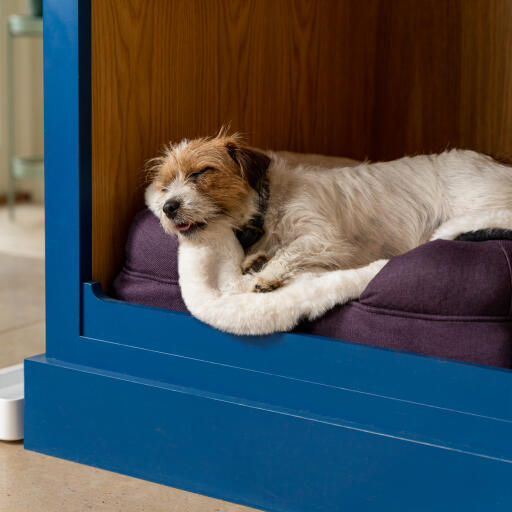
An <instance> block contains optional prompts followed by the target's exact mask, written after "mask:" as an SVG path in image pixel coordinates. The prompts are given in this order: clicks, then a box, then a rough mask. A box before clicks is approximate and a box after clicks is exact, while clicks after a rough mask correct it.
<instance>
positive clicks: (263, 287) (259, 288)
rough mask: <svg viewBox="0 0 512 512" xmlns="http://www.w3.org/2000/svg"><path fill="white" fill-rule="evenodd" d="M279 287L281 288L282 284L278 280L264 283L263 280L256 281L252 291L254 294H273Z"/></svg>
mask: <svg viewBox="0 0 512 512" xmlns="http://www.w3.org/2000/svg"><path fill="white" fill-rule="evenodd" d="M281 286H283V282H282V281H279V280H274V281H265V280H264V279H258V280H257V281H256V284H255V285H254V288H253V290H252V291H253V292H255V293H267V292H273V291H274V290H277V289H278V288H281Z"/></svg>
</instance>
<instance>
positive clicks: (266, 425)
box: [25, 356, 512, 512]
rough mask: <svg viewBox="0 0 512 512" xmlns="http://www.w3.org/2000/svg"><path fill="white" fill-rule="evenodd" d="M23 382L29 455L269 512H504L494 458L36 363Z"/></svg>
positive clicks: (511, 469)
mask: <svg viewBox="0 0 512 512" xmlns="http://www.w3.org/2000/svg"><path fill="white" fill-rule="evenodd" d="M25 372H26V382H27V389H26V432H25V436H26V437H25V447H26V448H27V449H30V450H36V451H39V452H43V453H46V454H49V455H54V456H57V457H62V458H66V459H70V460H74V461H77V462H81V463H85V464H89V465H92V466H97V467H102V468H105V469H109V470H111V471H117V472H120V473H124V474H127V475H131V476H135V477H139V478H144V479H147V480H152V481H154V482H159V483H163V484H167V485H172V486H175V487H180V488H183V489H186V490H190V491H194V492H199V493H202V494H206V495H209V496H214V497H218V498H223V499H226V500H229V501H234V502H238V503H242V504H246V505H251V506H254V507H258V508H261V509H264V510H269V511H281V512H285V511H286V512H320V511H322V512H337V511H344V512H347V511H348V512H350V511H357V512H365V511H370V510H371V511H388V510H389V511H393V512H400V511H407V512H411V511H428V512H430V511H432V510H437V511H444V510H446V511H448V510H449V511H450V512H452V511H453V510H462V509H464V510H465V511H466V512H470V511H475V512H477V511H478V512H481V511H482V510H485V511H486V512H492V511H495V510H496V511H498V510H499V511H502V510H509V509H510V506H511V504H512V486H510V482H511V480H512V463H511V462H510V461H509V460H505V459H500V458H499V457H492V456H488V455H482V454H475V453H469V452H467V451H464V450H461V449H454V448H451V447H447V446H442V443H441V444H438V445H436V444H434V443H430V442H421V441H418V440H415V439H407V438H406V437H399V436H397V435H396V434H388V433H386V432H382V431H377V430H378V429H376V430H375V431H371V430H369V429H368V428H367V427H366V426H365V427H363V426H361V425H358V424H353V423H352V424H351V423H350V422H342V421H340V420H338V419H336V418H326V417H320V416H315V415H313V414H309V413H304V412H303V411H299V410H289V409H284V408H281V407H279V406H276V405H266V404H263V403H260V402H251V401H247V400H242V399H238V398H237V397H234V396H229V395H222V394H214V393H207V392H205V391H201V390H196V389H191V388H183V387H179V386H173V385H170V384H166V383H161V382H156V381H151V380H146V379H140V378H133V377H129V376H127V375H123V374H116V373H113V372H107V371H100V370H97V369H93V368H89V367H85V366H80V365H73V364H68V363H63V362H61V361H58V360H55V359H47V358H46V357H45V356H37V357H35V358H31V359H28V360H26V362H25Z"/></svg>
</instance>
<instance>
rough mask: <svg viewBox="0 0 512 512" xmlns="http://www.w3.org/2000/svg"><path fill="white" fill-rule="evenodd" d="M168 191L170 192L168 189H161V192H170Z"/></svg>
mask: <svg viewBox="0 0 512 512" xmlns="http://www.w3.org/2000/svg"><path fill="white" fill-rule="evenodd" d="M168 191H169V189H168V188H167V187H162V188H161V189H160V192H168Z"/></svg>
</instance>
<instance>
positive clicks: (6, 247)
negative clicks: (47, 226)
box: [0, 203, 44, 258]
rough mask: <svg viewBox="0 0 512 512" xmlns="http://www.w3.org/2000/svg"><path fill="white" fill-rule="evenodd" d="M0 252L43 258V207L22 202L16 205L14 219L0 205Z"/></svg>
mask: <svg viewBox="0 0 512 512" xmlns="http://www.w3.org/2000/svg"><path fill="white" fill-rule="evenodd" d="M0 252H1V253H4V254H14V255H19V256H27V257H31V258H44V207H43V205H42V204H32V203H23V204H20V205H17V206H16V209H15V218H14V220H11V219H9V216H8V212H7V208H6V207H5V206H0Z"/></svg>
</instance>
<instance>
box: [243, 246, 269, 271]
mask: <svg viewBox="0 0 512 512" xmlns="http://www.w3.org/2000/svg"><path fill="white" fill-rule="evenodd" d="M269 259H270V258H269V257H268V256H267V254H266V253H265V252H263V251H258V252H257V253H255V254H251V255H249V256H247V258H245V260H244V262H243V263H242V274H249V273H250V274H252V273H255V272H259V271H260V270H261V269H262V268H263V267H264V266H265V265H266V263H267V262H268V260H269Z"/></svg>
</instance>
